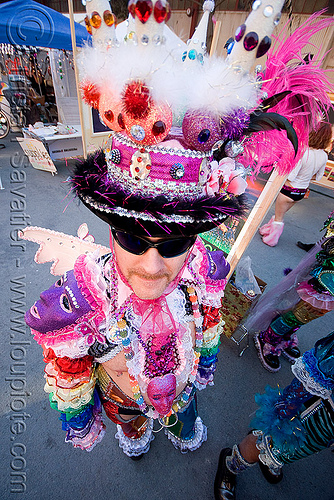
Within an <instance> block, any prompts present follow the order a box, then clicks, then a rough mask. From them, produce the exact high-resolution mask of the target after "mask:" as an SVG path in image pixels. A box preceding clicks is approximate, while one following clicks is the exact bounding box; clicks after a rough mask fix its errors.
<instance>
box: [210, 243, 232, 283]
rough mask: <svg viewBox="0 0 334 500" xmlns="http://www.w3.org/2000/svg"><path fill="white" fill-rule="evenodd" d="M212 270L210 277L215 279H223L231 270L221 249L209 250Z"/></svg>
mask: <svg viewBox="0 0 334 500" xmlns="http://www.w3.org/2000/svg"><path fill="white" fill-rule="evenodd" d="M208 256H209V262H210V271H209V278H211V279H213V280H222V279H224V278H226V276H227V275H228V273H229V271H230V264H229V263H228V262H227V260H226V259H225V257H224V252H222V251H221V250H213V251H212V252H208Z"/></svg>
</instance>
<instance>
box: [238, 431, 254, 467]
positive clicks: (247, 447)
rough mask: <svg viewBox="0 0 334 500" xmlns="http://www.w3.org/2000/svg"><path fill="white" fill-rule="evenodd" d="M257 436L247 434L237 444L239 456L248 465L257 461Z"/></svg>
mask: <svg viewBox="0 0 334 500" xmlns="http://www.w3.org/2000/svg"><path fill="white" fill-rule="evenodd" d="M256 440H257V436H254V435H253V434H248V435H247V436H246V437H245V438H244V439H243V440H242V441H241V443H240V444H239V450H240V453H241V455H242V456H243V457H244V459H245V460H247V462H249V463H254V462H258V461H259V450H258V449H257V447H256Z"/></svg>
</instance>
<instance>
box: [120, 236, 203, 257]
mask: <svg viewBox="0 0 334 500" xmlns="http://www.w3.org/2000/svg"><path fill="white" fill-rule="evenodd" d="M111 233H112V235H113V237H114V238H115V240H116V241H117V243H118V244H119V246H120V247H122V248H123V249H124V250H126V251H127V252H130V253H133V254H135V255H143V254H144V253H145V252H147V250H148V249H149V248H156V249H157V250H158V252H159V254H160V255H161V257H163V258H164V259H169V258H171V257H178V256H179V255H182V254H183V253H185V252H186V251H187V250H189V248H190V247H192V246H193V244H194V243H195V241H196V236H189V237H184V238H174V239H170V240H163V241H158V242H157V243H152V242H151V241H148V240H146V239H145V238H140V237H139V236H134V235H133V234H129V233H125V232H123V231H117V230H116V229H111Z"/></svg>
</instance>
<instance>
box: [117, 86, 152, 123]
mask: <svg viewBox="0 0 334 500" xmlns="http://www.w3.org/2000/svg"><path fill="white" fill-rule="evenodd" d="M122 100H123V106H124V111H125V113H126V114H128V115H129V116H130V117H131V118H134V119H139V118H145V117H146V116H147V114H148V112H149V109H150V105H151V102H152V98H151V96H150V91H149V89H148V87H147V86H146V85H145V84H144V83H143V82H141V81H134V82H131V83H129V84H128V85H127V86H126V87H125V90H124V92H123V96H122Z"/></svg>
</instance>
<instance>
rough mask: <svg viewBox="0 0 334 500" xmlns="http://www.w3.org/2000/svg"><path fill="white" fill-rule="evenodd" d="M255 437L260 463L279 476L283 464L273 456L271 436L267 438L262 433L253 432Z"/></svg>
mask: <svg viewBox="0 0 334 500" xmlns="http://www.w3.org/2000/svg"><path fill="white" fill-rule="evenodd" d="M253 435H254V436H257V441H256V448H257V449H258V450H259V452H260V454H259V460H260V462H262V463H263V464H264V465H266V466H267V467H269V470H270V471H271V472H272V473H273V474H277V473H278V472H279V470H280V469H281V468H282V466H283V464H282V462H280V461H279V460H278V459H277V458H276V457H274V456H273V454H272V451H271V450H272V445H271V436H265V435H264V434H263V432H262V431H253Z"/></svg>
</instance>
